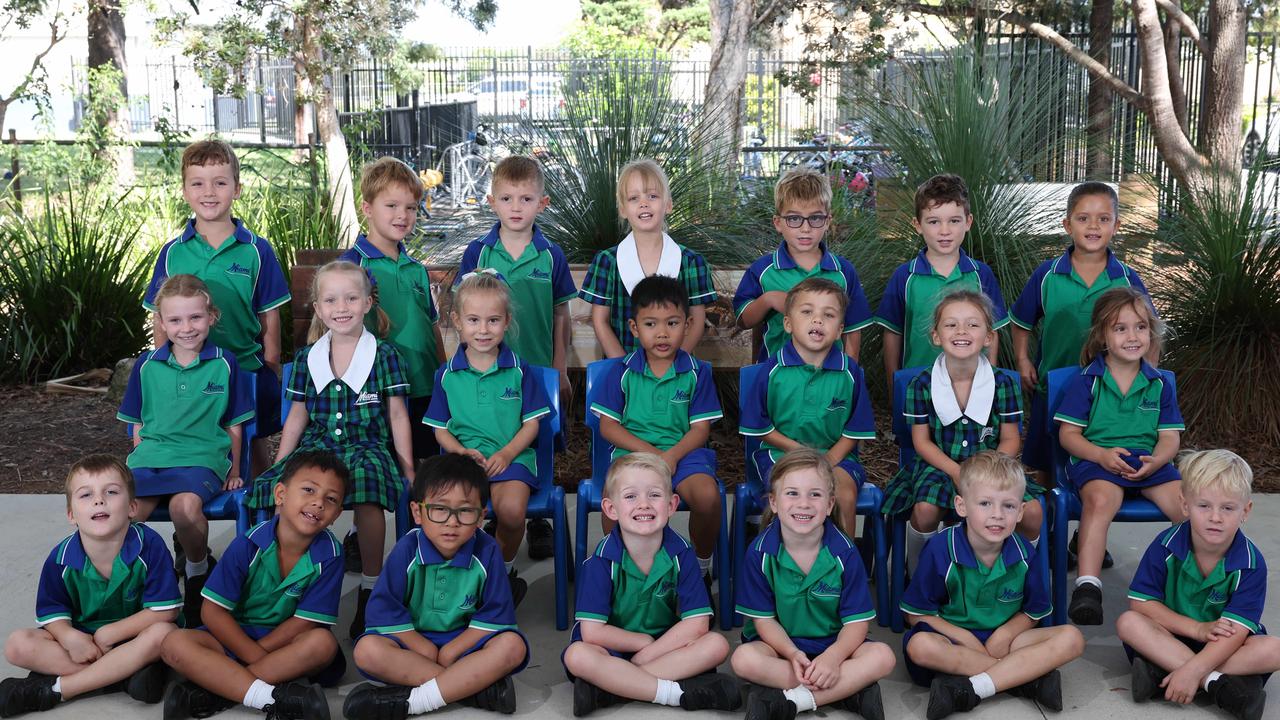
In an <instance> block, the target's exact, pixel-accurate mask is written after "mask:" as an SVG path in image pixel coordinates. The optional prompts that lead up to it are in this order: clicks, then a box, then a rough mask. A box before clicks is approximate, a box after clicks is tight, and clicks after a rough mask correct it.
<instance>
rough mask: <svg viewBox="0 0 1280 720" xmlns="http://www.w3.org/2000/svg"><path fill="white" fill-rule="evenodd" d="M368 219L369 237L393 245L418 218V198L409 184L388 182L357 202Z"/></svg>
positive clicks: (403, 237) (404, 236)
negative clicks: (380, 188)
mask: <svg viewBox="0 0 1280 720" xmlns="http://www.w3.org/2000/svg"><path fill="white" fill-rule="evenodd" d="M360 211H361V212H363V213H364V216H365V219H366V220H368V222H369V239H370V240H373V241H374V242H383V243H387V244H389V245H395V244H397V243H399V242H400V241H401V240H404V239H405V238H406V237H408V235H409V233H411V232H413V226H414V222H415V221H416V220H417V219H418V200H417V199H416V198H415V197H414V196H413V193H412V192H411V191H410V190H409V188H407V187H405V186H403V185H398V184H396V183H391V184H389V185H387V186H386V187H385V188H383V189H382V190H381V191H379V192H378V194H377V195H376V196H375V197H374V198H373V202H368V201H363V202H361V203H360Z"/></svg>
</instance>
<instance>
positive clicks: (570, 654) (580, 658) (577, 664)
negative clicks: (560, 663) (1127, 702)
mask: <svg viewBox="0 0 1280 720" xmlns="http://www.w3.org/2000/svg"><path fill="white" fill-rule="evenodd" d="M599 659H600V653H598V652H596V651H595V650H592V649H591V648H590V647H588V646H587V644H586V643H584V642H582V641H578V642H575V643H573V644H571V645H569V647H568V648H566V649H565V651H564V666H565V667H567V668H569V672H571V673H573V674H574V675H581V674H582V673H583V670H584V668H587V667H589V666H590V665H592V664H593V663H595V662H597V661H598V660H599Z"/></svg>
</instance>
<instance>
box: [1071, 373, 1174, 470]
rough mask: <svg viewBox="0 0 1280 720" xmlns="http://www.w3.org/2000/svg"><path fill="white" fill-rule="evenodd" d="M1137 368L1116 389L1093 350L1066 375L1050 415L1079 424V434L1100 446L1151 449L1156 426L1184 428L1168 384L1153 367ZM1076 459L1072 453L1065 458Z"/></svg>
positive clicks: (1154, 439) (1155, 438)
mask: <svg viewBox="0 0 1280 720" xmlns="http://www.w3.org/2000/svg"><path fill="white" fill-rule="evenodd" d="M1140 368H1141V369H1140V370H1139V371H1138V374H1137V376H1136V377H1134V379H1133V384H1132V385H1130V386H1129V392H1128V393H1121V392H1120V389H1119V388H1118V387H1116V381H1115V378H1113V377H1111V371H1110V370H1108V369H1107V361H1106V354H1105V353H1099V354H1098V357H1096V358H1094V359H1093V362H1091V363H1089V365H1088V366H1087V367H1085V368H1084V369H1083V370H1081V371H1080V374H1078V375H1074V376H1072V378H1071V380H1070V381H1069V382H1068V383H1067V387H1066V388H1065V389H1064V390H1063V393H1062V403H1061V404H1060V405H1059V406H1058V412H1057V413H1055V414H1054V416H1053V419H1054V420H1056V421H1058V422H1060V423H1068V424H1070V425H1078V426H1080V427H1082V428H1084V439H1085V440H1088V441H1089V442H1091V443H1093V444H1094V445H1097V446H1098V447H1103V448H1117V447H1118V448H1135V449H1143V450H1153V449H1155V446H1156V440H1157V439H1158V437H1159V434H1160V431H1161V430H1179V431H1181V430H1185V429H1186V425H1184V424H1183V422H1182V412H1181V411H1179V410H1178V398H1177V396H1176V395H1175V393H1174V390H1173V386H1172V385H1170V384H1169V383H1167V382H1165V379H1164V375H1162V374H1161V373H1160V371H1159V370H1156V369H1155V368H1153V367H1151V366H1150V365H1148V364H1147V361H1146V360H1143V361H1142V365H1141V366H1140ZM1071 461H1072V462H1078V461H1079V459H1078V458H1074V457H1073V458H1071Z"/></svg>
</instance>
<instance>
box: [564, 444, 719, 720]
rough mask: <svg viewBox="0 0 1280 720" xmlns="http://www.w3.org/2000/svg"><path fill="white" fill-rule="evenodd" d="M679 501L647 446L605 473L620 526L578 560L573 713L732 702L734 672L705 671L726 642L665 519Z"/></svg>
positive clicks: (608, 509) (570, 668)
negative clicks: (635, 703) (631, 704)
mask: <svg viewBox="0 0 1280 720" xmlns="http://www.w3.org/2000/svg"><path fill="white" fill-rule="evenodd" d="M679 504H680V499H679V498H677V497H676V496H674V495H672V494H671V470H670V467H669V466H668V465H667V463H666V461H665V460H663V459H662V458H661V457H659V456H658V455H655V454H652V453H648V452H635V453H631V454H630V455H626V456H624V457H621V458H618V459H617V460H615V461H614V463H613V465H612V466H610V468H609V473H608V475H607V476H606V477H605V483H604V497H603V499H602V500H601V501H600V505H601V509H602V510H603V512H604V514H605V515H607V516H608V517H609V518H610V519H611V520H613V521H615V522H616V523H617V525H616V526H615V527H614V528H613V530H612V531H610V532H609V534H608V536H606V537H605V538H604V539H603V540H601V541H600V544H599V545H597V546H596V551H595V554H593V555H592V556H591V557H589V558H587V559H586V561H585V562H583V564H582V569H581V571H580V574H579V576H578V601H577V611H576V615H575V620H576V622H575V623H574V626H573V636H572V640H571V642H570V644H569V647H567V648H565V651H564V654H563V655H562V656H561V661H562V662H563V663H564V668H565V674H566V675H568V676H569V679H570V680H571V681H573V714H574V716H575V717H582V716H583V715H586V714H588V713H590V712H592V711H593V710H595V709H596V708H597V707H608V706H609V705H612V704H614V703H616V702H625V700H626V699H631V700H640V701H648V702H653V703H655V704H658V705H670V706H672V707H675V706H677V705H678V706H680V707H682V708H684V709H685V710H706V709H715V710H737V709H738V708H739V707H740V706H741V703H742V698H741V690H740V687H739V685H738V682H737V680H735V679H734V678H732V677H729V676H727V675H722V674H720V673H716V672H711V671H712V670H714V669H715V667H716V666H717V665H719V664H720V663H722V662H724V659H725V658H726V657H728V656H729V643H728V642H727V641H726V640H725V639H724V637H722V636H721V635H719V634H717V633H714V632H710V629H711V604H710V602H711V601H710V598H709V597H708V595H707V591H706V588H705V587H704V586H703V584H702V582H701V578H700V577H699V575H698V573H697V572H696V571H695V570H694V567H696V566H695V565H694V562H693V556H692V555H693V554H692V553H691V552H690V548H689V543H688V542H686V541H685V539H684V538H682V537H680V536H679V535H678V534H677V533H676V531H674V530H672V529H671V528H669V527H667V522H668V520H670V518H671V514H672V513H673V512H675V510H676V507H677V506H678V505H679Z"/></svg>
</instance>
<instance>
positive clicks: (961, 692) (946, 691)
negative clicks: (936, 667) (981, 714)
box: [925, 673, 982, 720]
mask: <svg viewBox="0 0 1280 720" xmlns="http://www.w3.org/2000/svg"><path fill="white" fill-rule="evenodd" d="M980 702H982V698H979V697H978V693H976V692H974V691H973V683H971V682H969V678H967V677H961V676H959V675H946V674H944V673H938V674H937V675H935V676H934V678H933V683H932V684H930V685H929V709H928V711H927V712H926V713H925V717H927V718H928V719H929V720H942V718H944V717H946V716H948V715H950V714H951V713H954V712H969V711H970V710H972V709H974V708H976V707H978V703H980Z"/></svg>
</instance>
